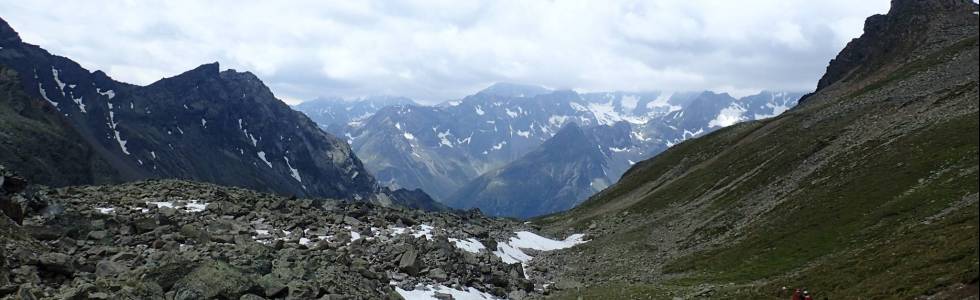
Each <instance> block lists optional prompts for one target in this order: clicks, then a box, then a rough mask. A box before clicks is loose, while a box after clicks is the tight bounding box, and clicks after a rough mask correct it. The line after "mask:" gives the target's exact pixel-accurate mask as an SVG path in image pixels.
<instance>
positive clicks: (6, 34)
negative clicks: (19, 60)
mask: <svg viewBox="0 0 980 300" xmlns="http://www.w3.org/2000/svg"><path fill="white" fill-rule="evenodd" d="M20 42H21V40H20V35H19V34H17V31H16V30H14V28H13V27H10V24H7V20H4V19H3V18H0V43H20Z"/></svg>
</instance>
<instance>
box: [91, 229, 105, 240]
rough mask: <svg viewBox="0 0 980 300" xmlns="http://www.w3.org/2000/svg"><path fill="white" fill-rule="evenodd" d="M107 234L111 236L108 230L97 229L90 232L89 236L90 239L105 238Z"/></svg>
mask: <svg viewBox="0 0 980 300" xmlns="http://www.w3.org/2000/svg"><path fill="white" fill-rule="evenodd" d="M107 236H109V233H108V232H106V231H105V230H95V231H89V232H88V238H89V239H90V240H103V239H105V238H106V237H107Z"/></svg>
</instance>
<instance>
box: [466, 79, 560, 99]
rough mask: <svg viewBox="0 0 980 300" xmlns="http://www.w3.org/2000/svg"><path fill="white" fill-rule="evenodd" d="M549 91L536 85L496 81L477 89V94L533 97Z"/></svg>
mask: <svg viewBox="0 0 980 300" xmlns="http://www.w3.org/2000/svg"><path fill="white" fill-rule="evenodd" d="M550 92H551V90H549V89H547V88H545V87H542V86H538V85H529V84H519V83H510V82H497V83H494V84H492V85H490V86H489V87H487V88H485V89H483V90H481V91H479V92H478V93H477V94H486V95H496V96H507V97H534V96H537V95H541V94H547V93H550Z"/></svg>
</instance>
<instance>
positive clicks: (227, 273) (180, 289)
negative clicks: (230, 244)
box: [173, 261, 255, 300]
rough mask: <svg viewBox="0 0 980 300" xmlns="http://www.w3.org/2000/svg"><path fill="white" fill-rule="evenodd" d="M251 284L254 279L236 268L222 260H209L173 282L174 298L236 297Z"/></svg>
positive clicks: (253, 283) (249, 288)
mask: <svg viewBox="0 0 980 300" xmlns="http://www.w3.org/2000/svg"><path fill="white" fill-rule="evenodd" d="M253 286H255V282H254V280H253V279H252V278H251V277H250V276H247V275H245V274H244V273H242V272H241V271H240V270H238V269H237V268H235V267H232V266H231V265H228V264H227V263H224V262H217V261H209V262H205V263H204V264H203V265H201V266H199V267H197V268H196V269H194V271H191V272H190V273H189V274H187V276H184V278H181V279H180V280H179V281H177V282H176V283H175V284H174V287H173V289H174V291H176V293H175V295H174V299H175V300H189V299H213V298H222V299H237V298H239V297H241V296H242V295H244V294H245V292H247V291H249V290H251V289H252V288H253Z"/></svg>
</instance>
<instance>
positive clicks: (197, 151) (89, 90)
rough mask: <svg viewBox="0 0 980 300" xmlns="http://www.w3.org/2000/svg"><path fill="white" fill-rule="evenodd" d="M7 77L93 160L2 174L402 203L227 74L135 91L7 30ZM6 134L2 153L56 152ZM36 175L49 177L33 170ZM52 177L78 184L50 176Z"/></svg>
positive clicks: (306, 125) (328, 140) (1, 31)
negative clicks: (178, 182)
mask: <svg viewBox="0 0 980 300" xmlns="http://www.w3.org/2000/svg"><path fill="white" fill-rule="evenodd" d="M0 65H3V66H5V68H6V70H10V71H9V72H7V74H8V75H9V74H13V75H10V76H8V78H9V80H8V81H10V82H11V84H10V85H8V86H7V87H8V88H11V89H13V88H14V87H13V86H14V85H16V83H17V82H19V85H20V88H21V89H22V91H23V93H25V94H26V95H25V96H26V97H22V98H23V99H21V98H18V99H20V100H18V101H20V103H21V104H18V105H22V106H23V105H27V104H24V103H33V104H30V105H27V106H31V105H33V106H38V105H41V106H46V107H44V108H41V109H40V111H42V112H40V113H34V114H33V115H30V116H31V117H32V118H35V119H45V118H46V119H51V120H57V121H53V122H55V123H60V124H62V125H63V127H66V128H67V129H66V132H71V133H70V134H71V135H75V137H72V138H75V139H77V140H78V141H75V142H73V143H74V144H76V145H77V147H81V148H82V150H80V152H83V153H87V154H84V155H85V156H86V157H85V158H84V159H77V160H71V161H69V160H57V162H58V163H59V164H60V165H59V166H57V168H55V167H54V166H53V163H52V162H51V161H40V162H39V161H38V159H39V158H41V156H37V157H35V158H34V159H33V162H30V163H25V162H24V161H23V160H22V159H18V158H17V157H15V156H12V155H11V156H8V155H7V154H6V153H4V155H3V156H0V162H3V163H6V164H8V165H11V166H17V167H18V170H20V171H22V172H24V176H26V177H28V178H31V179H33V180H37V181H38V182H40V183H44V184H54V185H68V184H71V185H77V184H93V183H117V182H124V181H131V180H140V179H149V178H181V179H188V180H197V181H206V182H213V183H218V184H223V185H231V186H241V187H248V188H252V189H256V190H262V191H267V192H276V193H281V194H290V195H299V196H319V197H329V198H337V199H367V200H372V201H375V202H377V203H387V204H390V203H392V202H398V199H396V197H394V195H395V193H393V192H391V191H388V190H387V189H384V188H382V187H380V186H379V185H378V184H377V182H376V181H375V179H374V177H373V176H372V175H371V174H370V173H369V172H368V171H367V170H366V169H365V168H364V167H363V165H362V164H361V161H360V160H359V159H358V158H357V157H356V156H355V155H354V153H353V151H351V149H350V146H349V145H347V143H345V142H344V141H342V140H339V139H337V138H335V137H333V136H331V135H330V134H327V133H324V132H323V131H322V130H320V129H319V128H318V127H317V125H316V124H315V123H314V122H312V121H311V120H310V119H309V118H307V117H306V116H305V115H303V114H302V113H299V112H297V111H294V110H292V109H291V108H290V107H289V106H287V105H286V104H285V103H283V102H282V101H280V100H279V99H277V98H276V97H275V95H273V94H272V92H271V91H270V90H269V88H268V87H266V86H265V85H264V84H263V83H262V81H261V80H260V79H259V78H258V77H256V76H255V75H254V74H252V73H249V72H238V71H235V70H224V71H221V70H220V67H219V65H218V63H210V64H204V65H201V66H199V67H197V68H195V69H193V70H190V71H187V72H184V73H182V74H179V75H176V76H173V77H169V78H163V79H161V80H159V81H157V82H154V83H152V84H150V85H147V86H136V85H132V84H127V83H123V82H119V81H115V80H113V79H112V78H109V77H108V76H107V75H106V74H105V73H103V72H101V71H95V72H90V71H88V70H86V69H84V68H83V67H81V66H80V65H79V64H77V63H75V62H74V61H72V60H70V59H68V58H65V57H61V56H56V55H52V54H50V53H48V52H47V51H46V50H44V49H42V48H40V47H38V46H35V45H31V44H27V43H24V42H23V41H21V40H20V38H19V36H18V35H17V33H16V32H15V31H14V30H13V29H12V28H10V27H9V25H8V24H7V23H6V22H2V20H0ZM11 72H12V73H11ZM14 75H16V76H14ZM13 77H16V80H14V79H13ZM30 98H33V99H36V100H31V99H30ZM38 102H40V103H41V104H37V103H38ZM21 112H23V111H21ZM25 115H26V114H24V113H21V116H25ZM0 131H3V132H6V133H7V134H8V136H11V137H16V139H12V140H8V141H7V142H8V143H11V145H12V146H13V147H14V148H23V149H37V148H47V149H55V148H58V147H60V145H58V144H54V143H48V144H44V142H45V141H50V140H47V139H33V138H31V137H29V136H27V134H26V133H24V132H27V131H28V129H25V128H21V127H17V126H16V124H11V125H9V127H7V128H0ZM54 159H57V157H54V158H52V160H54ZM37 163H41V164H42V165H48V166H52V167H49V168H47V169H39V168H34V167H31V166H30V165H32V164H37ZM21 168H23V169H21ZM57 170H66V171H71V170H79V172H82V174H71V173H68V174H65V173H62V174H59V175H61V176H60V177H58V176H52V173H55V172H58V171H57ZM35 172H36V173H35ZM56 177H57V179H56ZM68 179H71V180H68ZM399 194H401V195H407V193H399ZM411 201H412V202H413V203H406V204H409V205H416V204H418V205H420V206H428V207H435V204H434V203H432V201H431V199H428V197H415V198H413V199H411Z"/></svg>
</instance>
